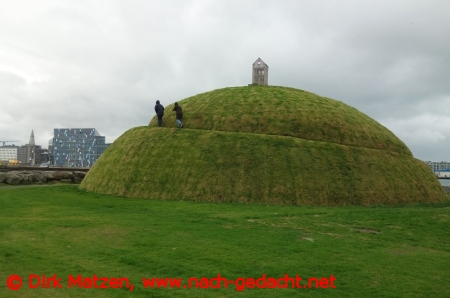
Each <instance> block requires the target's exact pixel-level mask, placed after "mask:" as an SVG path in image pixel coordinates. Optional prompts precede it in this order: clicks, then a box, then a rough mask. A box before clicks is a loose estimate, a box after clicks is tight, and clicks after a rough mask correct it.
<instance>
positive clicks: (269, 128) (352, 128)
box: [149, 86, 412, 156]
mask: <svg viewBox="0 0 450 298" xmlns="http://www.w3.org/2000/svg"><path fill="white" fill-rule="evenodd" d="M179 104H180V105H181V107H182V108H183V110H184V111H186V112H185V115H184V121H183V124H184V125H185V127H188V128H191V129H206V130H220V131H229V132H248V133H258V134H269V135H279V136H291V137H297V138H302V139H308V140H315V141H323V142H331V143H337V144H342V145H350V146H357V147H366V148H373V149H380V150H389V151H394V152H398V153H404V154H408V155H411V156H412V154H411V151H409V149H408V147H407V146H406V145H405V144H404V143H403V142H402V141H400V140H399V139H398V138H397V137H396V136H395V135H394V134H393V133H392V132H391V131H389V130H388V129H387V128H385V127H384V126H382V125H381V124H379V123H378V122H376V121H375V120H373V119H372V118H370V117H368V116H367V115H365V114H363V113H361V112H360V111H358V110H356V109H355V108H352V107H350V106H348V105H346V104H344V103H342V102H340V101H337V100H333V99H329V98H324V97H321V96H318V95H316V94H313V93H309V92H307V91H303V90H298V89H294V88H287V87H274V86H270V87H267V86H263V87H234V88H225V89H219V90H214V91H211V92H207V93H202V94H199V95H196V96H192V97H189V98H187V99H184V100H182V101H179ZM172 109H173V104H172V105H168V106H167V107H166V111H165V115H164V118H163V121H164V125H163V126H165V127H175V112H172ZM149 126H151V127H157V126H158V121H157V119H156V117H154V118H153V119H152V120H151V121H150V124H149Z"/></svg>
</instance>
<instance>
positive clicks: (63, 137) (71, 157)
mask: <svg viewBox="0 0 450 298" xmlns="http://www.w3.org/2000/svg"><path fill="white" fill-rule="evenodd" d="M109 145H110V144H105V137H104V136H101V135H100V134H99V132H98V131H97V130H96V129H95V128H55V129H54V130H53V144H52V155H53V164H54V165H55V166H66V167H91V166H92V165H93V164H94V163H95V162H96V161H97V159H98V158H99V157H100V155H102V153H103V152H105V150H106V148H108V146H109Z"/></svg>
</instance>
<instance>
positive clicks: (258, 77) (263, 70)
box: [252, 58, 269, 86]
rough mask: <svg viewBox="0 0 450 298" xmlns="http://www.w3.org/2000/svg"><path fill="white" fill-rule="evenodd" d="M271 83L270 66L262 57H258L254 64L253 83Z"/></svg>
mask: <svg viewBox="0 0 450 298" xmlns="http://www.w3.org/2000/svg"><path fill="white" fill-rule="evenodd" d="M268 84H269V66H268V65H267V64H266V63H264V61H262V59H261V58H258V59H256V61H255V62H254V63H253V65H252V85H266V86H267V85H268Z"/></svg>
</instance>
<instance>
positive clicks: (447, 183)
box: [439, 179, 450, 186]
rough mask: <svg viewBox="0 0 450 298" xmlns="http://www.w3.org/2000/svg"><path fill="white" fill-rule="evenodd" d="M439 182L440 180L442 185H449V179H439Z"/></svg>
mask: <svg viewBox="0 0 450 298" xmlns="http://www.w3.org/2000/svg"><path fill="white" fill-rule="evenodd" d="M439 182H441V184H442V186H450V179H439Z"/></svg>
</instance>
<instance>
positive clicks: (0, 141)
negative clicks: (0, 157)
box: [0, 141, 20, 147]
mask: <svg viewBox="0 0 450 298" xmlns="http://www.w3.org/2000/svg"><path fill="white" fill-rule="evenodd" d="M0 142H2V143H3V147H5V143H11V142H20V141H0Z"/></svg>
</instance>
